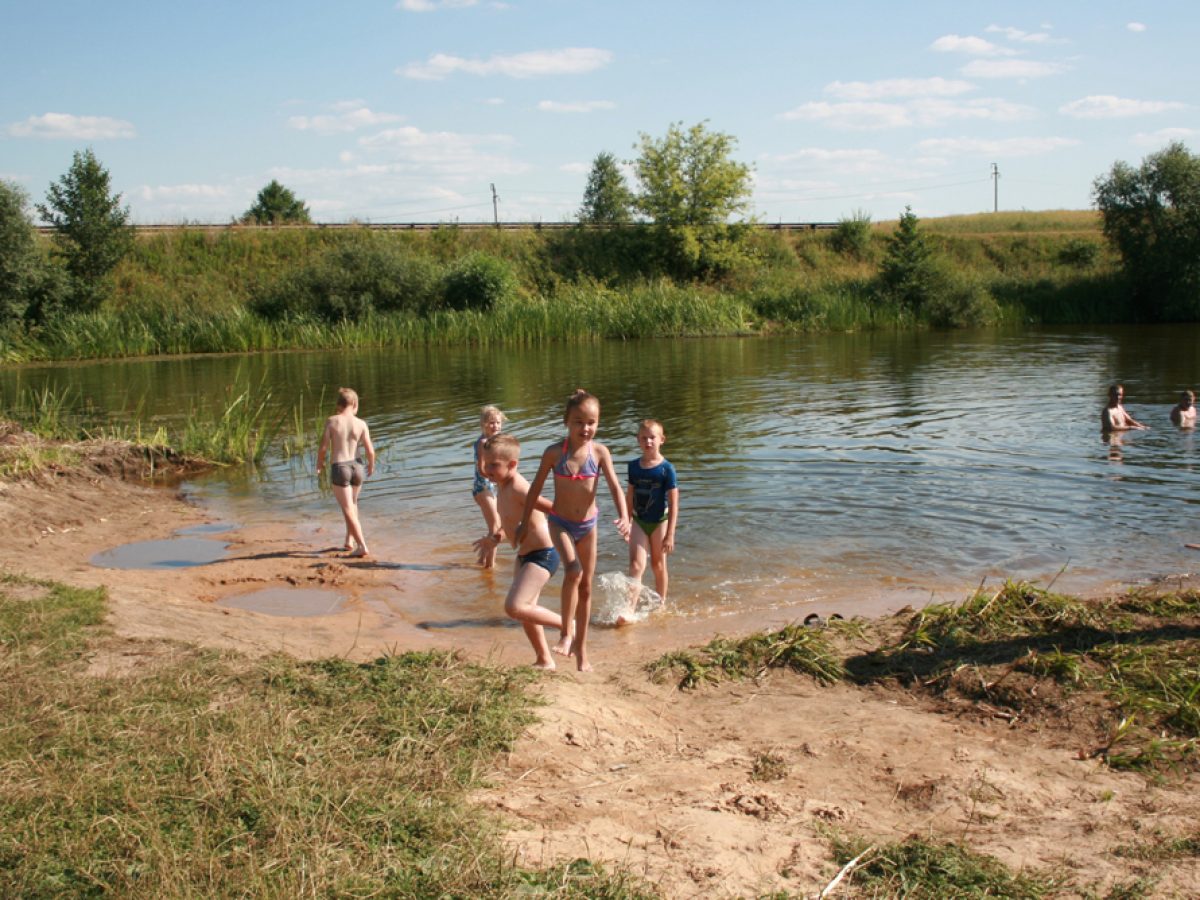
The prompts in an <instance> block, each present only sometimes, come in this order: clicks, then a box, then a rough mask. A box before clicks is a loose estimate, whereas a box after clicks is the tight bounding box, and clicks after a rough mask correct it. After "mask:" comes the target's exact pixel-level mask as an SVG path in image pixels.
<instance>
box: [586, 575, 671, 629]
mask: <svg viewBox="0 0 1200 900" xmlns="http://www.w3.org/2000/svg"><path fill="white" fill-rule="evenodd" d="M663 602H664V601H663V598H662V597H660V596H659V595H658V593H657V592H655V591H654V590H653V589H652V588H649V587H646V585H644V584H639V583H638V582H636V581H634V580H633V579H632V578H630V577H629V576H628V575H625V574H623V573H621V572H604V573H603V574H601V575H598V576H596V582H595V587H594V588H593V589H592V621H593V622H595V623H596V624H598V625H632V624H635V623H637V622H644V621H646V619H648V618H649V617H650V614H651V613H653V612H655V611H657V610H659V609H662V608H663Z"/></svg>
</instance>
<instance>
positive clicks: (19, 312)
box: [0, 122, 1200, 328]
mask: <svg viewBox="0 0 1200 900" xmlns="http://www.w3.org/2000/svg"><path fill="white" fill-rule="evenodd" d="M736 146H737V141H736V139H735V138H734V137H732V136H731V135H728V134H723V133H721V132H715V131H711V130H710V129H709V128H708V126H707V124H706V123H704V122H701V123H699V124H696V125H693V126H691V127H690V128H685V127H684V126H683V124H682V123H675V124H672V125H671V126H670V127H669V128H668V129H667V132H666V134H665V135H663V136H661V137H657V138H656V137H653V136H651V135H647V134H642V135H640V137H639V141H638V143H637V144H635V145H634V149H635V150H636V151H637V155H636V157H635V158H634V159H632V160H627V161H625V162H624V163H622V161H620V160H618V159H617V157H616V156H615V155H614V154H613V153H610V152H607V151H605V152H601V153H599V154H597V156H596V157H595V159H594V160H593V163H592V166H591V170H590V172H589V175H588V179H587V184H586V187H585V189H584V193H583V198H582V202H581V205H580V208H579V210H578V213H577V215H576V218H577V221H578V222H579V223H580V224H581V225H605V226H610V227H609V228H606V229H604V230H603V233H602V234H601V235H599V236H597V235H595V234H594V233H593V234H592V235H591V236H589V237H586V238H585V237H584V236H583V235H582V234H581V235H580V236H579V237H578V239H577V240H575V242H574V243H572V242H571V240H570V239H568V240H567V241H565V242H564V243H563V244H562V246H560V247H558V248H556V249H557V250H558V251H559V252H561V253H564V254H566V255H567V256H570V255H571V254H572V253H574V255H575V257H576V259H577V266H576V274H577V275H580V276H583V277H593V278H605V277H608V276H609V275H610V273H611V272H614V271H623V272H630V271H632V272H634V273H640V274H641V275H642V276H644V277H656V276H662V275H665V276H668V277H671V278H673V279H676V280H679V281H708V282H719V281H720V279H721V278H722V277H724V276H726V275H727V274H729V273H730V272H735V271H737V270H738V269H739V267H744V266H746V265H752V264H753V263H754V260H753V258H752V257H753V249H752V246H751V244H750V242H749V241H748V237H749V234H750V231H751V227H752V225H753V221H752V220H751V219H749V218H747V217H746V211H747V209H748V208H749V205H750V198H751V193H752V188H753V184H752V169H751V167H750V166H748V165H746V164H744V163H742V162H739V161H738V160H736V159H735V157H734V154H735V150H736ZM626 170H628V171H629V172H630V173H631V174H632V176H633V180H634V186H633V187H631V186H630V185H629V183H628V182H627V180H626V176H625V171H626ZM1093 198H1094V201H1095V204H1096V206H1097V208H1098V209H1099V211H1100V214H1101V217H1102V221H1103V230H1104V234H1105V236H1106V238H1107V239H1108V240H1109V242H1110V243H1111V245H1112V246H1113V247H1114V248H1115V249H1116V251H1117V252H1118V253H1119V255H1120V258H1121V260H1122V264H1123V270H1124V273H1125V276H1126V279H1127V281H1128V289H1129V291H1130V293H1131V294H1132V298H1133V307H1132V308H1133V309H1134V310H1135V311H1136V314H1137V315H1138V317H1139V318H1142V319H1145V320H1149V321H1181V320H1195V319H1198V318H1200V156H1197V155H1195V154H1192V153H1191V152H1189V151H1188V149H1187V148H1186V147H1185V146H1184V145H1183V144H1182V143H1179V142H1174V143H1171V144H1169V145H1168V146H1167V147H1165V148H1164V149H1163V150H1161V151H1159V152H1157V153H1153V154H1151V155H1149V156H1147V157H1146V158H1145V159H1144V160H1143V161H1142V163H1141V165H1140V166H1136V167H1135V166H1132V165H1130V164H1128V163H1125V162H1117V163H1115V164H1114V165H1113V167H1112V169H1111V170H1110V171H1109V172H1108V173H1106V174H1105V175H1102V176H1100V177H1098V178H1097V179H1096V180H1095V182H1094V184H1093ZM121 200H122V198H121V195H120V194H115V193H114V192H113V191H112V187H111V178H110V175H109V173H108V171H107V170H106V169H105V168H104V166H103V165H101V163H100V161H99V160H98V159H97V158H96V156H95V154H94V153H93V151H92V150H91V149H90V148H88V149H86V150H82V151H78V152H76V153H75V154H74V158H73V161H72V164H71V167H70V168H69V170H68V171H67V172H66V173H65V174H64V175H63V176H62V177H61V178H60V179H59V180H58V181H57V182H55V183H53V184H51V185H50V187H49V189H48V191H47V193H46V198H45V202H44V203H39V204H37V205H36V209H37V212H38V214H39V215H40V217H41V218H42V220H43V221H45V222H46V223H48V224H49V225H50V226H51V227H52V229H53V240H52V244H51V248H50V252H49V253H46V252H44V251H43V248H42V247H41V246H40V244H39V242H38V240H37V235H36V232H35V229H34V227H33V222H32V219H31V215H30V210H29V200H28V197H27V195H26V194H25V192H24V191H23V190H22V189H21V188H20V187H19V186H17V185H16V184H12V183H9V182H5V181H0V327H6V328H11V327H21V326H26V327H28V326H34V327H36V326H37V325H38V324H41V323H43V322H45V321H47V320H48V319H50V318H52V317H54V316H57V315H63V314H71V313H77V312H89V311H93V310H96V309H98V308H100V307H101V306H102V305H103V303H104V301H105V300H106V298H107V297H108V295H109V293H110V290H111V273H112V271H113V269H114V268H115V267H116V266H117V264H118V263H119V262H120V261H121V259H122V258H123V257H124V256H125V254H126V253H127V252H128V251H129V249H130V247H131V245H132V241H133V230H132V227H131V224H130V213H129V208H128V206H123V205H122V202H121ZM237 221H239V222H242V223H254V224H260V225H273V224H297V223H307V222H309V221H311V220H310V216H309V210H308V207H307V205H306V204H305V203H304V202H303V201H302V200H300V199H299V198H298V197H296V195H295V194H294V193H293V192H292V191H291V190H289V189H288V188H286V187H285V186H283V185H281V184H280V183H279V182H277V181H275V180H272V181H271V182H270V183H269V184H267V185H266V186H265V187H264V188H263V189H262V190H261V191H259V193H258V195H257V197H256V198H255V201H254V203H253V204H252V205H251V207H250V208H249V209H248V210H247V211H246V212H245V213H244V214H243V215H242V216H241V217H240V218H239V219H238V220H237ZM871 234H872V222H871V220H870V217H869V216H866V215H865V214H862V213H856V214H854V215H853V216H850V217H848V218H844V219H842V220H840V221H839V223H838V226H837V228H836V229H835V230H834V231H833V232H832V234H831V236H830V240H831V242H832V244H833V246H834V248H835V249H837V250H839V251H840V252H844V253H847V254H862V255H864V257H865V251H866V248H867V247H868V246H869V245H870V241H871ZM376 274H378V273H376ZM459 276H461V277H459ZM468 276H469V277H468ZM455 277H457V279H458V280H457V281H456V280H455V279H454V278H449V280H448V281H447V284H448V285H450V287H448V288H447V290H449V291H450V295H449V296H450V301H448V303H449V305H453V306H460V305H463V306H475V305H477V304H474V303H472V302H471V298H469V297H465V296H460V294H462V293H463V292H464V291H465V292H468V293H469V291H470V290H472V289H474V288H473V287H472V285H481V284H482V285H490V286H491V288H492V289H493V290H494V289H495V285H494V284H493V282H496V281H497V279H498V278H500V276H499V275H498V274H497V273H496V272H494V271H491V270H489V268H488V264H487V261H486V260H483V261H481V260H474V261H473V262H472V263H471V265H470V266H467V267H466V268H465V269H464V270H463V272H461V273H458V275H456V276H455ZM877 293H878V296H879V298H880V300H881V301H883V302H890V303H894V304H897V305H898V306H900V307H902V308H904V309H906V310H909V311H911V312H912V313H913V314H914V315H918V316H921V317H923V318H925V319H927V320H929V321H932V322H935V323H939V322H940V323H943V324H951V323H953V324H972V323H980V322H984V321H986V320H987V308H988V304H989V303H992V302H993V301H992V300H991V298H990V297H988V296H982V295H981V294H980V291H979V289H978V288H976V287H972V286H970V285H962V284H958V283H956V280H955V278H954V273H953V271H952V267H950V266H949V265H948V264H947V261H946V260H945V259H944V258H942V257H941V256H940V253H939V251H938V250H937V249H936V247H935V246H933V245H932V244H931V243H930V242H929V241H928V240H927V239H926V237H925V235H924V232H923V230H922V228H921V224H920V221H919V219H918V218H917V216H916V215H915V214H913V212H912V210H911V209H905V211H904V212H903V213H902V214H901V215H900V217H899V221H898V223H897V227H896V228H895V230H894V231H893V233H892V234H891V236H890V237H889V238H888V240H887V246H886V252H885V255H884V258H883V260H882V262H881V263H880V265H879V269H878V277H877ZM984 293H986V292H984ZM478 305H483V306H486V305H487V304H486V303H485V304H478ZM277 306H278V307H284V306H287V304H286V303H284V302H283V299H282V298H280V297H279V296H278V295H277V296H276V297H275V298H273V303H272V302H266V303H264V304H262V308H261V310H260V311H261V312H262V313H264V314H270V313H271V311H272V309H274V308H276V307H277ZM322 309H325V310H326V311H325V313H324V316H325V317H329V316H335V317H336V316H337V315H339V314H343V313H342V312H340V310H341V307H339V306H338V305H337V304H334V305H332V306H328V305H327V307H322ZM344 314H349V312H345V313H344Z"/></svg>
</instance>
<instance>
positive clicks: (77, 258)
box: [37, 147, 133, 311]
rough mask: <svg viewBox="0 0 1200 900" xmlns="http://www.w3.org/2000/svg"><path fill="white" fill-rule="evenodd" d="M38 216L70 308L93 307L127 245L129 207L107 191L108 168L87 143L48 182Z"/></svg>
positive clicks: (130, 239) (129, 242)
mask: <svg viewBox="0 0 1200 900" xmlns="http://www.w3.org/2000/svg"><path fill="white" fill-rule="evenodd" d="M37 210H38V214H39V215H40V216H41V217H42V219H43V220H44V221H45V222H47V223H49V224H50V225H51V226H53V228H54V238H55V245H56V252H57V253H58V255H59V256H61V257H62V259H63V260H64V262H65V265H66V270H67V274H68V275H69V276H70V279H71V287H70V297H69V301H68V302H69V304H70V306H71V308H72V309H73V310H78V311H88V310H92V309H95V308H96V307H98V306H99V305H100V304H101V303H102V302H103V301H104V298H105V297H106V296H107V294H108V279H107V276H108V274H109V273H110V272H111V271H112V270H113V269H114V268H115V267H116V265H117V263H119V262H120V261H121V258H122V257H124V256H125V254H126V253H128V252H129V248H130V246H131V245H132V243H133V229H132V228H131V227H130V225H129V207H127V206H124V207H123V206H121V195H120V194H113V193H112V192H111V187H110V177H109V174H108V170H107V169H105V168H104V166H102V165H100V161H99V160H97V159H96V155H95V154H94V153H93V152H92V150H91V148H90V147H89V148H88V149H87V150H84V151H82V152H80V151H76V152H75V156H74V160H73V161H72V163H71V168H70V169H68V170H67V173H66V174H65V175H63V176H62V178H60V179H59V180H58V182H57V183H55V184H52V185H50V190H49V191H47V193H46V202H45V203H44V204H42V203H39V204H38V206H37Z"/></svg>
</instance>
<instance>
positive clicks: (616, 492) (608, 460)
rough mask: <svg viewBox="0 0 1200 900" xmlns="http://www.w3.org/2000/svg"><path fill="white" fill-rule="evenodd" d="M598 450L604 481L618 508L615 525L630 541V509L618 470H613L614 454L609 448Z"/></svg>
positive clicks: (601, 447) (598, 448)
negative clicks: (626, 502) (622, 490)
mask: <svg viewBox="0 0 1200 900" xmlns="http://www.w3.org/2000/svg"><path fill="white" fill-rule="evenodd" d="M596 450H597V456H599V457H600V471H602V472H603V473H604V480H605V481H607V482H608V492H609V493H610V494H612V498H613V505H614V506H616V508H617V518H616V519H615V520H614V521H613V524H614V525H616V526H617V531H618V532H619V533H620V535H621V537H623V538H624V539H625V540H629V507H628V506H626V505H625V495H624V494H623V493H621V484H620V482H619V481H617V473H616V470H615V469H613V461H612V454H611V453H609V452H608V448H607V447H603V446H598V447H597V448H596Z"/></svg>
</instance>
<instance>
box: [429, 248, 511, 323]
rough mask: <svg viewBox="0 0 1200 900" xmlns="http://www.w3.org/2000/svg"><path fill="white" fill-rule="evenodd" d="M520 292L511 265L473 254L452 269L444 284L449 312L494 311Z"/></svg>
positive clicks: (443, 295) (479, 254)
mask: <svg viewBox="0 0 1200 900" xmlns="http://www.w3.org/2000/svg"><path fill="white" fill-rule="evenodd" d="M516 292H517V279H516V276H514V275H513V272H512V269H511V268H510V267H509V265H508V263H507V262H505V261H504V260H502V259H497V258H496V257H494V256H489V255H488V254H486V253H470V254H468V255H467V256H464V257H463V258H462V259H460V260H458V261H457V262H455V263H454V265H452V266H451V268H450V271H448V272H447V273H446V276H445V278H444V279H443V282H442V304H443V305H444V306H445V307H446V308H447V309H460V310H463V309H471V310H488V309H494V308H495V307H496V306H499V305H500V304H501V303H503V302H504V301H505V300H509V299H511V298H512V297H513V296H514V295H515V294H516Z"/></svg>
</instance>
